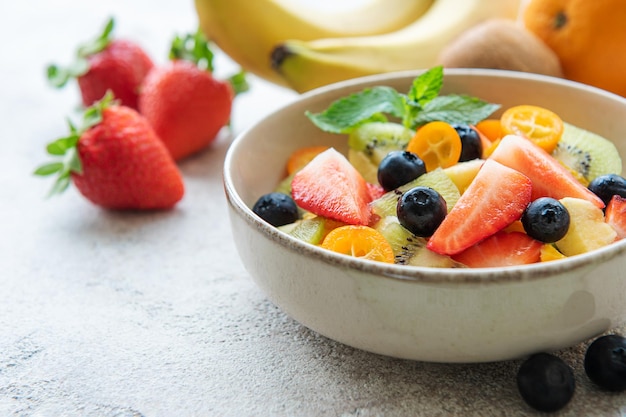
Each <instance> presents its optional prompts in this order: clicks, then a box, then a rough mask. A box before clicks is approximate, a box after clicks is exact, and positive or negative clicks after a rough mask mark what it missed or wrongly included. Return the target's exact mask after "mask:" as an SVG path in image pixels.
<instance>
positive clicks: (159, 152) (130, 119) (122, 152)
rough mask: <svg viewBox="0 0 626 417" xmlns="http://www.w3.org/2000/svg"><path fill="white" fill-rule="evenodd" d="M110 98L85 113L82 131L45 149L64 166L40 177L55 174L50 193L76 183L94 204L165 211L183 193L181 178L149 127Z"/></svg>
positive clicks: (40, 171) (42, 171)
mask: <svg viewBox="0 0 626 417" xmlns="http://www.w3.org/2000/svg"><path fill="white" fill-rule="evenodd" d="M110 100H111V96H110V95H107V96H105V98H104V99H103V100H102V101H100V102H96V104H95V105H94V106H93V107H90V108H89V109H87V111H86V113H85V119H84V122H85V125H84V127H83V128H81V129H79V130H77V129H75V128H74V127H73V126H72V125H71V130H72V131H71V134H70V136H68V137H65V138H61V139H59V140H57V141H55V142H53V143H51V144H50V145H48V152H49V153H50V154H52V155H56V156H64V158H63V160H64V162H53V163H51V164H46V165H44V166H42V167H40V168H39V169H37V171H35V173H36V174H38V175H51V174H59V176H58V178H57V181H56V183H55V186H54V187H53V190H52V193H57V192H61V191H63V190H64V189H65V188H67V186H69V184H70V181H72V182H73V183H74V185H75V186H76V188H77V189H78V190H79V191H80V193H81V194H82V195H83V196H84V197H86V198H87V199H88V200H90V201H91V202H92V203H94V204H96V205H98V206H102V207H105V208H110V209H140V210H148V209H167V208H170V207H172V206H174V205H175V204H176V203H177V202H178V201H179V200H180V199H181V198H182V197H183V193H184V185H183V179H182V176H181V174H180V172H179V170H178V167H177V166H176V164H175V162H174V160H173V159H172V157H171V156H170V154H169V153H168V151H167V149H166V148H165V146H164V145H163V143H162V142H161V141H160V140H159V138H158V137H157V136H156V134H155V133H154V131H153V130H152V127H151V126H150V125H149V124H148V122H147V121H146V120H145V119H144V118H143V117H142V116H141V115H140V114H139V113H137V111H135V110H133V109H131V108H129V107H125V106H118V105H111V104H110Z"/></svg>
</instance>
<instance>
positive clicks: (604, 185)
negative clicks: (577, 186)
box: [588, 174, 626, 204]
mask: <svg viewBox="0 0 626 417" xmlns="http://www.w3.org/2000/svg"><path fill="white" fill-rule="evenodd" d="M588 188H589V189H590V190H591V192H593V193H594V194H595V195H597V196H598V197H600V199H601V200H602V201H604V204H609V201H611V197H613V196H614V195H616V194H617V195H619V196H620V197H624V198H626V179H624V177H621V176H619V175H617V174H606V175H600V176H599V177H596V178H594V179H593V180H591V182H590V183H589V186H588Z"/></svg>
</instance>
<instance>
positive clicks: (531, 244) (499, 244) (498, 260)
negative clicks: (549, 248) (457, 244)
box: [452, 231, 542, 268]
mask: <svg viewBox="0 0 626 417" xmlns="http://www.w3.org/2000/svg"><path fill="white" fill-rule="evenodd" d="M541 247H542V243H541V242H539V241H538V240H535V239H533V238H531V237H530V236H528V235H527V234H525V233H521V232H510V233H508V232H505V231H500V232H497V233H496V234H495V235H492V236H489V237H488V238H486V239H485V240H483V241H480V242H478V243H477V244H475V245H474V246H470V247H469V248H467V249H465V250H464V251H463V252H461V253H458V254H456V255H454V256H453V257H452V258H453V259H454V260H455V261H457V262H460V263H462V264H464V265H466V266H468V267H470V268H489V267H501V266H512V265H526V264H532V263H535V262H539V261H540V259H541Z"/></svg>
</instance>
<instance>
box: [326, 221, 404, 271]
mask: <svg viewBox="0 0 626 417" xmlns="http://www.w3.org/2000/svg"><path fill="white" fill-rule="evenodd" d="M321 246H322V248H324V249H328V250H331V251H333V252H338V253H343V254H344V255H350V256H354V257H356V258H362V259H369V260H372V261H379V262H387V263H394V255H393V249H392V248H391V245H390V244H389V242H387V239H385V237H384V236H383V235H382V234H381V233H380V232H379V231H377V230H375V229H372V228H371V227H368V226H353V225H349V226H341V227H338V228H336V229H333V230H332V231H331V232H330V233H328V235H327V236H326V238H324V240H323V241H322V245H321Z"/></svg>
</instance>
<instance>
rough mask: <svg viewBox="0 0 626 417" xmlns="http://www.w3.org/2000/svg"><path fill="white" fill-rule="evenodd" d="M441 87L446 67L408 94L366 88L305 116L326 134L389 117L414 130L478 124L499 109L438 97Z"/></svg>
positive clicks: (429, 74)
mask: <svg viewBox="0 0 626 417" xmlns="http://www.w3.org/2000/svg"><path fill="white" fill-rule="evenodd" d="M442 86H443V67H442V66H437V67H434V68H431V69H429V70H428V71H426V72H424V73H422V74H421V75H419V76H418V77H416V78H415V80H413V83H412V85H411V88H410V90H409V92H408V94H402V93H399V92H398V91H396V90H395V89H393V88H390V87H384V86H377V87H372V88H366V89H364V90H362V91H360V92H358V93H354V94H351V95H350V96H348V97H344V98H341V99H339V100H336V101H334V102H333V103H331V105H330V106H329V107H328V108H327V109H326V110H324V111H322V112H320V113H312V112H306V116H307V117H308V118H309V119H310V120H311V121H312V122H313V123H314V124H315V125H316V126H317V127H319V128H320V129H322V130H323V131H325V132H330V133H349V132H350V131H351V130H353V129H354V128H355V127H357V126H359V125H361V124H363V123H367V122H370V121H376V120H387V116H391V117H395V118H398V119H400V120H401V121H402V124H403V125H404V126H406V127H407V128H411V129H415V128H417V127H419V126H421V125H423V124H425V123H428V122H431V121H434V120H441V121H445V122H449V123H452V122H454V123H466V124H476V123H478V122H479V121H481V120H483V119H486V118H487V117H489V115H491V114H492V113H493V112H495V111H496V110H497V109H498V108H499V107H500V106H499V105H498V104H491V103H487V102H485V101H482V100H480V99H478V98H475V97H470V96H466V95H458V94H448V95H439V93H440V91H441V87H442Z"/></svg>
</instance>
